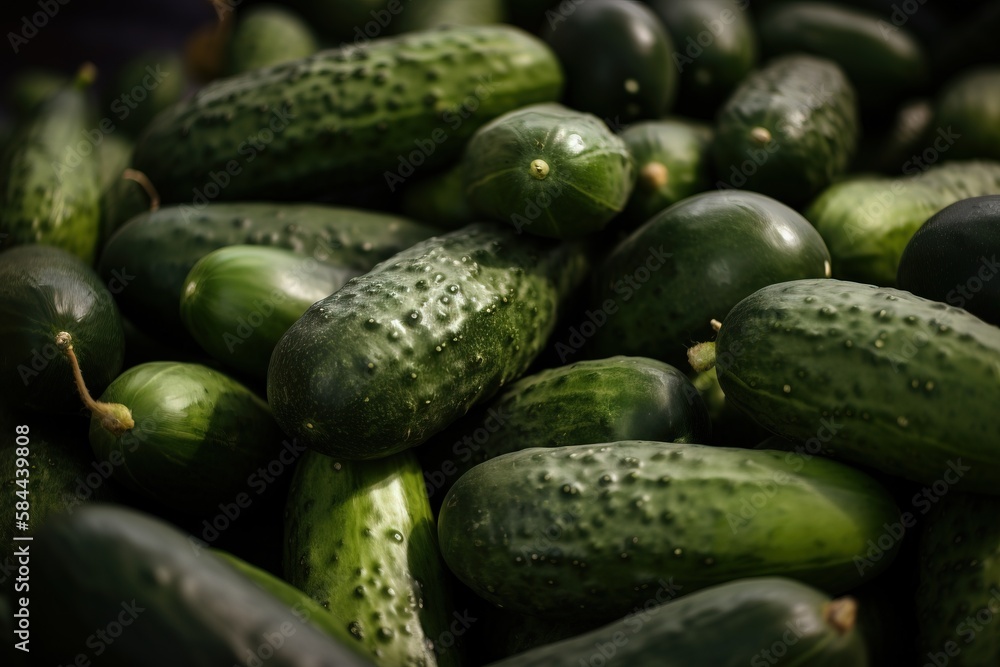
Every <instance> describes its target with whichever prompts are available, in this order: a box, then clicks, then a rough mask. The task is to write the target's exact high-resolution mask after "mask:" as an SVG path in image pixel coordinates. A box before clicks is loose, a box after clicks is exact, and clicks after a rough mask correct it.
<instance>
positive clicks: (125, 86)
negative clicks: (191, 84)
mask: <svg viewBox="0 0 1000 667" xmlns="http://www.w3.org/2000/svg"><path fill="white" fill-rule="evenodd" d="M184 72H185V63H184V59H183V58H181V56H180V54H178V53H175V52H173V51H165V50H161V49H154V50H149V51H142V52H140V53H138V54H137V55H135V56H133V57H132V58H130V59H129V60H128V61H126V62H125V63H124V64H123V65H122V67H121V69H119V70H118V74H117V75H116V76H115V82H114V84H113V85H111V86H109V87H108V96H107V97H106V98H105V104H106V105H107V106H106V108H105V109H102V111H103V112H104V113H105V115H106V118H108V119H110V120H111V121H112V123H113V125H112V128H111V129H112V131H114V130H117V129H120V130H122V131H123V132H124V133H125V134H126V135H128V136H129V137H130V138H131V139H132V140H134V139H135V138H136V137H137V136H139V135H140V134H141V133H142V131H143V130H144V129H145V128H146V126H148V125H149V123H150V122H151V121H152V120H153V118H155V117H156V115H157V114H158V113H160V112H162V111H164V110H165V109H167V108H169V107H170V106H171V105H172V104H175V103H176V102H178V101H179V100H180V99H181V98H182V97H183V95H184V91H185V88H186V87H187V78H186V76H185V73H184Z"/></svg>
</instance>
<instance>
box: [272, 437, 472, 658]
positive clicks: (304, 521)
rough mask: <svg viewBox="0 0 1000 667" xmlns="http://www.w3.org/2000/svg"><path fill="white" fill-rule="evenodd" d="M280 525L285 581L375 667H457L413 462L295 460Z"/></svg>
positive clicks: (407, 457)
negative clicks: (329, 618)
mask: <svg viewBox="0 0 1000 667" xmlns="http://www.w3.org/2000/svg"><path fill="white" fill-rule="evenodd" d="M285 516H286V517H287V520H286V523H285V557H284V573H285V578H286V579H287V580H288V581H289V583H291V584H292V585H293V586H296V587H297V588H299V589H301V590H302V591H304V592H305V593H306V594H308V595H309V596H310V597H312V598H313V599H314V600H315V601H316V602H318V603H319V604H320V605H322V607H323V608H324V609H327V610H329V613H330V614H331V615H332V616H333V617H334V618H335V619H336V621H337V623H338V625H339V626H340V627H341V628H344V629H345V630H346V631H348V632H349V633H350V634H351V635H353V637H354V639H356V640H357V641H358V642H359V645H360V647H361V648H363V650H364V653H365V654H367V655H369V657H370V658H371V659H372V660H373V662H375V663H376V664H378V665H384V666H385V667H395V666H396V665H429V666H432V665H458V664H460V661H459V650H458V649H457V648H455V647H453V646H452V645H451V644H448V643H445V642H443V641H442V638H443V637H444V636H445V635H446V634H448V627H449V623H451V622H452V620H453V619H452V612H453V608H452V604H451V601H450V593H449V588H448V587H449V582H448V580H447V570H446V569H445V567H444V564H443V563H442V562H441V559H440V556H439V554H438V549H437V541H436V537H437V536H436V535H435V532H434V515H433V514H432V512H431V508H430V503H429V502H428V500H427V492H426V491H425V490H424V484H423V479H422V477H421V471H420V466H419V465H418V464H417V460H416V458H415V457H414V455H413V453H412V452H401V453H399V454H397V455H395V456H391V457H387V458H383V459H380V460H378V461H364V462H358V461H353V462H352V461H341V460H338V459H332V458H330V457H327V456H324V455H322V454H319V453H317V452H307V453H306V454H304V455H303V457H302V459H301V461H300V462H299V464H298V467H297V468H296V471H295V477H294V479H293V480H292V488H291V489H290V490H289V496H288V506H287V509H286V513H285Z"/></svg>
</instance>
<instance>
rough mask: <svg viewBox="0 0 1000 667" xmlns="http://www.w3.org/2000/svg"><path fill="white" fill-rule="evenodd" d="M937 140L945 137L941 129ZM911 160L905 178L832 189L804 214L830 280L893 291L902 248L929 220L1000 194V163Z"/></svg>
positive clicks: (875, 179)
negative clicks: (819, 239) (828, 263)
mask: <svg viewBox="0 0 1000 667" xmlns="http://www.w3.org/2000/svg"><path fill="white" fill-rule="evenodd" d="M939 135H940V137H939V138H946V137H947V133H946V132H945V131H944V129H943V128H942V129H941V130H940V131H939ZM914 158H915V160H917V161H916V162H914V161H912V160H910V161H907V162H905V163H904V164H903V171H904V173H905V174H907V175H908V176H909V177H908V178H895V179H892V178H884V177H871V176H869V177H857V178H853V179H851V180H847V181H844V182H842V183H836V184H834V185H831V186H830V187H829V188H827V189H826V190H824V191H823V192H822V193H821V194H820V195H819V196H818V197H817V198H816V199H815V201H813V202H812V203H811V204H810V205H809V208H807V209H806V211H805V216H806V217H807V218H808V219H809V221H810V222H811V223H813V225H815V227H816V229H817V230H818V231H819V233H820V234H821V235H822V236H823V240H824V241H826V245H827V247H829V248H830V255H832V257H833V277H835V278H841V279H844V280H853V281H858V282H868V283H875V284H877V285H885V286H892V285H894V284H895V282H896V273H897V272H898V270H899V260H900V257H901V256H902V254H903V250H904V249H905V248H906V244H907V243H909V241H910V239H911V238H913V235H914V234H916V232H917V230H918V229H920V226H921V225H923V224H924V223H925V222H926V221H927V219H928V218H930V217H931V216H932V215H934V214H935V213H937V212H938V211H940V210H941V209H943V208H944V207H945V206H948V205H949V204H953V203H955V202H957V201H958V200H960V199H967V198H969V197H979V196H982V195H991V194H1000V162H986V161H968V162H965V161H962V162H950V163H945V164H941V165H936V166H933V167H929V168H928V167H926V166H922V163H921V162H919V158H918V157H917V156H914ZM918 165H921V166H918ZM921 169H926V171H921Z"/></svg>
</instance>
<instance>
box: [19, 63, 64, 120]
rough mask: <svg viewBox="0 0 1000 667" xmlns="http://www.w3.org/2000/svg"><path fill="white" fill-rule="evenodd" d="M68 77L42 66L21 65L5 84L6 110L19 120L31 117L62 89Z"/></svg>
mask: <svg viewBox="0 0 1000 667" xmlns="http://www.w3.org/2000/svg"><path fill="white" fill-rule="evenodd" d="M68 83H69V77H67V76H66V75H65V74H64V73H62V72H60V71H58V70H54V69H48V68H44V67H21V68H18V69H17V71H16V72H13V76H11V78H10V79H9V80H8V81H7V84H6V86H5V89H6V93H7V95H6V99H7V101H8V104H9V107H8V110H9V111H11V112H12V113H13V115H14V116H15V117H16V118H17V120H18V121H19V122H23V121H24V120H27V119H29V118H31V117H32V116H33V115H34V114H35V113H36V112H37V110H38V107H40V106H41V105H42V104H43V103H44V102H45V101H46V100H47V99H49V98H50V97H52V96H53V95H55V94H56V93H58V92H59V91H60V90H62V89H64V88H65V87H66V86H67V84H68Z"/></svg>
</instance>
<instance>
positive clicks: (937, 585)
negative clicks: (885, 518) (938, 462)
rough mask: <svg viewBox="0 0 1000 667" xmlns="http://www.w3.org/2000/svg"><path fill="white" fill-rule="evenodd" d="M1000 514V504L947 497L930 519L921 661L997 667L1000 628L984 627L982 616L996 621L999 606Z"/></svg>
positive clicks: (924, 542) (921, 598) (919, 596)
mask: <svg viewBox="0 0 1000 667" xmlns="http://www.w3.org/2000/svg"><path fill="white" fill-rule="evenodd" d="M998 514H1000V498H997V497H989V496H982V495H978V494H963V493H957V492H956V493H952V492H949V493H948V495H947V496H945V497H943V498H941V499H940V502H939V503H938V504H937V506H936V507H935V509H934V511H933V512H932V513H931V514H930V515H928V517H927V520H926V522H925V524H924V526H923V532H922V534H921V541H920V546H919V557H920V584H919V586H918V587H917V592H916V602H917V615H918V616H917V619H918V623H919V628H920V646H921V650H920V655H922V656H924V655H929V654H940V653H944V655H946V656H949V657H948V665H950V666H953V667H980V666H985V665H992V664H995V663H996V659H997V656H998V655H1000V628H998V627H997V626H996V625H995V624H993V623H992V622H990V621H987V622H986V623H983V618H984V617H985V614H983V610H984V609H988V610H989V612H990V613H991V617H990V619H991V620H995V616H996V612H995V611H994V610H995V609H996V608H997V605H998V604H1000V528H998V525H997V516H998ZM977 616H979V619H978V620H977V619H976V617H977ZM949 643H953V644H956V645H957V646H958V648H959V649H960V652H959V653H958V654H957V655H953V653H954V650H952V651H951V652H946V651H947V650H948V648H949V646H948V645H949ZM952 648H954V647H952Z"/></svg>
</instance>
